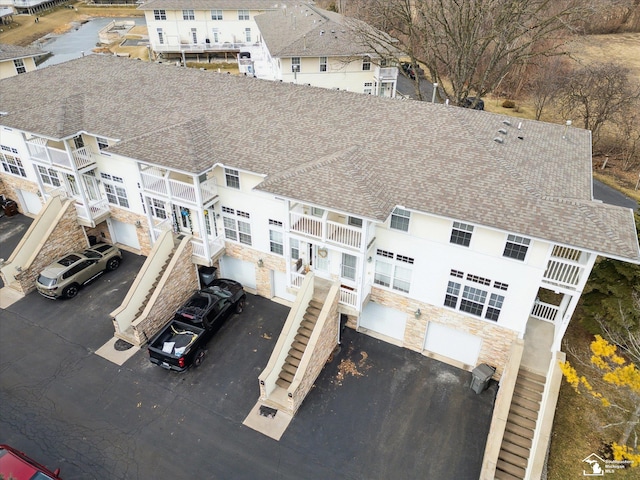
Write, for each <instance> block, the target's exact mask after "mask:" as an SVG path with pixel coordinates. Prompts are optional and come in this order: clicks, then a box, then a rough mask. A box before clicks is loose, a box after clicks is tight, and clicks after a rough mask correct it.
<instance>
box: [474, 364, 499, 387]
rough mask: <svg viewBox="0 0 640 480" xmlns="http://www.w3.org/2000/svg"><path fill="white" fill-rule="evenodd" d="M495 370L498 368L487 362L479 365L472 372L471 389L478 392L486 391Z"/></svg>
mask: <svg viewBox="0 0 640 480" xmlns="http://www.w3.org/2000/svg"><path fill="white" fill-rule="evenodd" d="M495 372H496V369H495V368H493V367H491V366H489V365H487V364H486V363H481V364H480V365H478V366H477V367H476V368H474V369H473V371H472V372H471V390H473V391H474V392H476V393H482V392H484V391H485V390H486V389H487V387H488V386H489V381H490V380H491V377H492V376H493V374H494V373H495Z"/></svg>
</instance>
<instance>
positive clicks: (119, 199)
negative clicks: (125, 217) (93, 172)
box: [100, 173, 167, 218]
mask: <svg viewBox="0 0 640 480" xmlns="http://www.w3.org/2000/svg"><path fill="white" fill-rule="evenodd" d="M100 177H101V178H102V183H103V184H104V191H105V193H106V194H107V200H108V201H109V203H112V204H113V205H118V206H120V207H124V208H129V199H128V198H127V190H126V189H125V187H124V179H123V178H122V177H117V176H115V175H109V174H108V173H100ZM163 208H164V204H163ZM157 218H167V215H166V213H165V216H164V217H157Z"/></svg>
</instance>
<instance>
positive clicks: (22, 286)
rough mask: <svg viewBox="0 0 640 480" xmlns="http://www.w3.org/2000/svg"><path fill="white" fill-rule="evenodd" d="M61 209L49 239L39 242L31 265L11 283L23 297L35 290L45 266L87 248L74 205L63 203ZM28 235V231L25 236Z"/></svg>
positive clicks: (68, 202) (70, 202) (69, 202)
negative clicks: (70, 253)
mask: <svg viewBox="0 0 640 480" xmlns="http://www.w3.org/2000/svg"><path fill="white" fill-rule="evenodd" d="M62 208H63V211H64V213H63V214H62V215H61V216H59V217H58V218H59V221H58V224H57V225H56V226H55V227H54V229H53V231H52V232H51V234H50V235H49V237H48V238H43V239H42V240H41V245H42V247H41V249H40V251H39V252H38V253H37V255H36V257H35V258H34V259H33V261H32V262H31V265H29V266H27V267H26V268H24V267H23V270H22V272H20V273H18V274H17V275H16V280H17V283H15V282H14V283H12V287H14V288H17V289H19V290H20V291H21V292H22V293H24V294H25V295H26V294H27V293H29V292H31V291H32V290H34V289H35V288H36V278H38V275H39V274H40V272H41V271H42V270H43V269H44V268H45V267H46V266H47V265H49V264H50V263H52V262H53V261H54V260H56V259H57V258H59V257H61V256H63V255H65V254H66V253H69V252H71V251H74V250H84V249H85V248H86V247H87V239H86V237H85V235H84V230H83V229H82V227H81V226H80V225H79V224H78V219H77V218H78V217H77V214H76V207H75V205H74V203H73V202H72V201H65V202H64V203H63V207H62ZM35 221H37V220H35ZM28 234H29V231H27V233H26V234H25V235H28Z"/></svg>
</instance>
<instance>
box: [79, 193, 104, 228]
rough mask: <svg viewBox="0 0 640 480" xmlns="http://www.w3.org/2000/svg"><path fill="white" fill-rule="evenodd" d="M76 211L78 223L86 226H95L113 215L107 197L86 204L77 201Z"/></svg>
mask: <svg viewBox="0 0 640 480" xmlns="http://www.w3.org/2000/svg"><path fill="white" fill-rule="evenodd" d="M76 213H77V214H78V223H79V224H80V225H84V226H86V227H95V226H96V225H97V224H99V223H100V222H102V221H104V220H105V219H106V218H107V217H109V216H110V215H111V210H110V209H109V202H108V201H107V200H106V199H102V200H98V201H95V202H90V203H89V205H87V206H85V205H83V204H81V203H76Z"/></svg>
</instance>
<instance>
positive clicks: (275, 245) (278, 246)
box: [269, 218, 284, 255]
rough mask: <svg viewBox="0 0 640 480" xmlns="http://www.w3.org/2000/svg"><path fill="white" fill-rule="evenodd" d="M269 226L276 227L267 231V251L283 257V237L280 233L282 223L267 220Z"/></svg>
mask: <svg viewBox="0 0 640 480" xmlns="http://www.w3.org/2000/svg"><path fill="white" fill-rule="evenodd" d="M269 225H270V226H271V227H276V228H275V229H273V228H270V229H269V250H270V251H271V252H273V253H275V254H278V255H284V235H283V233H282V222H280V221H278V220H273V219H271V218H270V219H269Z"/></svg>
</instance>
